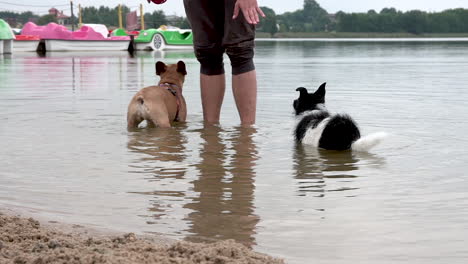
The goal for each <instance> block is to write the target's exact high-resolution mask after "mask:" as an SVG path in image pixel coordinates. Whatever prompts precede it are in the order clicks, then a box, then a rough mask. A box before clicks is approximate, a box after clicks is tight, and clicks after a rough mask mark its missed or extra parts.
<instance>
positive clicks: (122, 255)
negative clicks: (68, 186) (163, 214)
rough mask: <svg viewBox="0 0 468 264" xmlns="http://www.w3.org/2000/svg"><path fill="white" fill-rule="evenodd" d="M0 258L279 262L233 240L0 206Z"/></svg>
mask: <svg viewBox="0 0 468 264" xmlns="http://www.w3.org/2000/svg"><path fill="white" fill-rule="evenodd" d="M0 263H35V264H41V263H252V264H255V263H284V261H283V260H281V259H275V258H272V257H270V256H267V255H264V254H260V253H257V252H254V251H252V250H250V249H248V248H247V247H245V246H243V245H241V244H239V243H236V242H234V241H221V242H217V243H211V244H204V243H189V242H181V241H172V240H169V239H164V238H157V237H138V236H136V235H135V234H133V233H126V234H109V233H107V232H100V231H99V230H92V229H88V228H86V227H82V226H76V225H67V224H62V223H57V222H54V221H47V222H46V221H42V220H41V222H39V221H38V220H36V219H33V218H30V217H25V216H21V215H18V214H15V213H14V212H12V211H10V210H0Z"/></svg>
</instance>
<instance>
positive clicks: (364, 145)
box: [351, 132, 387, 152]
mask: <svg viewBox="0 0 468 264" xmlns="http://www.w3.org/2000/svg"><path fill="white" fill-rule="evenodd" d="M386 137H387V133H385V132H377V133H373V134H370V135H367V136H365V137H362V138H360V139H358V140H356V141H355V142H353V144H351V149H352V150H355V151H363V152H367V151H369V150H370V149H371V148H373V147H375V146H377V145H378V144H379V143H380V142H382V140H384V139H385V138H386Z"/></svg>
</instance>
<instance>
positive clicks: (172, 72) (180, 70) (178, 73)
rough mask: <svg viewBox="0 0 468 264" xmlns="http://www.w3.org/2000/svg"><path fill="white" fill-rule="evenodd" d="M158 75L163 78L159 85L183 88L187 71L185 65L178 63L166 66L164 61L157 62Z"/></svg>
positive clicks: (181, 62)
mask: <svg viewBox="0 0 468 264" xmlns="http://www.w3.org/2000/svg"><path fill="white" fill-rule="evenodd" d="M156 75H159V76H161V80H160V81H159V83H172V84H175V85H178V86H179V87H181V88H182V85H183V84H184V81H185V75H187V71H186V69H185V63H184V62H183V61H178V62H177V64H169V65H166V64H165V63H164V62H162V61H158V62H156Z"/></svg>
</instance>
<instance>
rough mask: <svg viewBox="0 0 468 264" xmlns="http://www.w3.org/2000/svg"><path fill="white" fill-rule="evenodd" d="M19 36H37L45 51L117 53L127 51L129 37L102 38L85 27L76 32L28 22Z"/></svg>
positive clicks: (51, 25)
mask: <svg viewBox="0 0 468 264" xmlns="http://www.w3.org/2000/svg"><path fill="white" fill-rule="evenodd" d="M21 35H33V36H39V37H40V38H41V40H44V42H45V49H46V51H119V50H128V49H129V45H130V37H129V36H112V37H108V36H104V34H103V33H102V32H97V31H95V30H94V29H93V28H92V27H91V26H86V25H84V26H82V27H81V28H80V29H79V30H77V31H70V30H68V29H67V28H66V27H64V26H62V25H58V24H56V23H49V24H48V25H46V26H37V25H36V24H34V23H32V22H28V23H26V24H25V25H24V27H23V29H22V30H21Z"/></svg>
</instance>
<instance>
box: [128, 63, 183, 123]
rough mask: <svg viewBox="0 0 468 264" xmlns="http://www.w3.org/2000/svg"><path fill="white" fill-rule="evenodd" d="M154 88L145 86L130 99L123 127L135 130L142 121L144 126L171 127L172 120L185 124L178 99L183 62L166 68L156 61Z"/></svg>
mask: <svg viewBox="0 0 468 264" xmlns="http://www.w3.org/2000/svg"><path fill="white" fill-rule="evenodd" d="M156 75H159V76H160V77H161V79H160V81H159V83H158V85H157V86H148V87H145V88H143V89H141V90H140V91H139V92H138V93H136V94H135V96H133V98H132V100H131V101H130V104H129V105H128V113H127V128H129V129H131V128H137V127H138V125H139V124H140V123H141V122H142V121H143V120H146V122H147V123H148V126H153V125H155V126H159V127H171V122H172V121H179V122H185V119H186V117H187V105H186V104H185V99H184V97H183V96H182V86H183V84H184V81H185V75H187V71H186V70H185V63H184V62H183V61H179V62H177V64H170V65H166V64H164V63H163V62H161V61H158V62H156Z"/></svg>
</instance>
